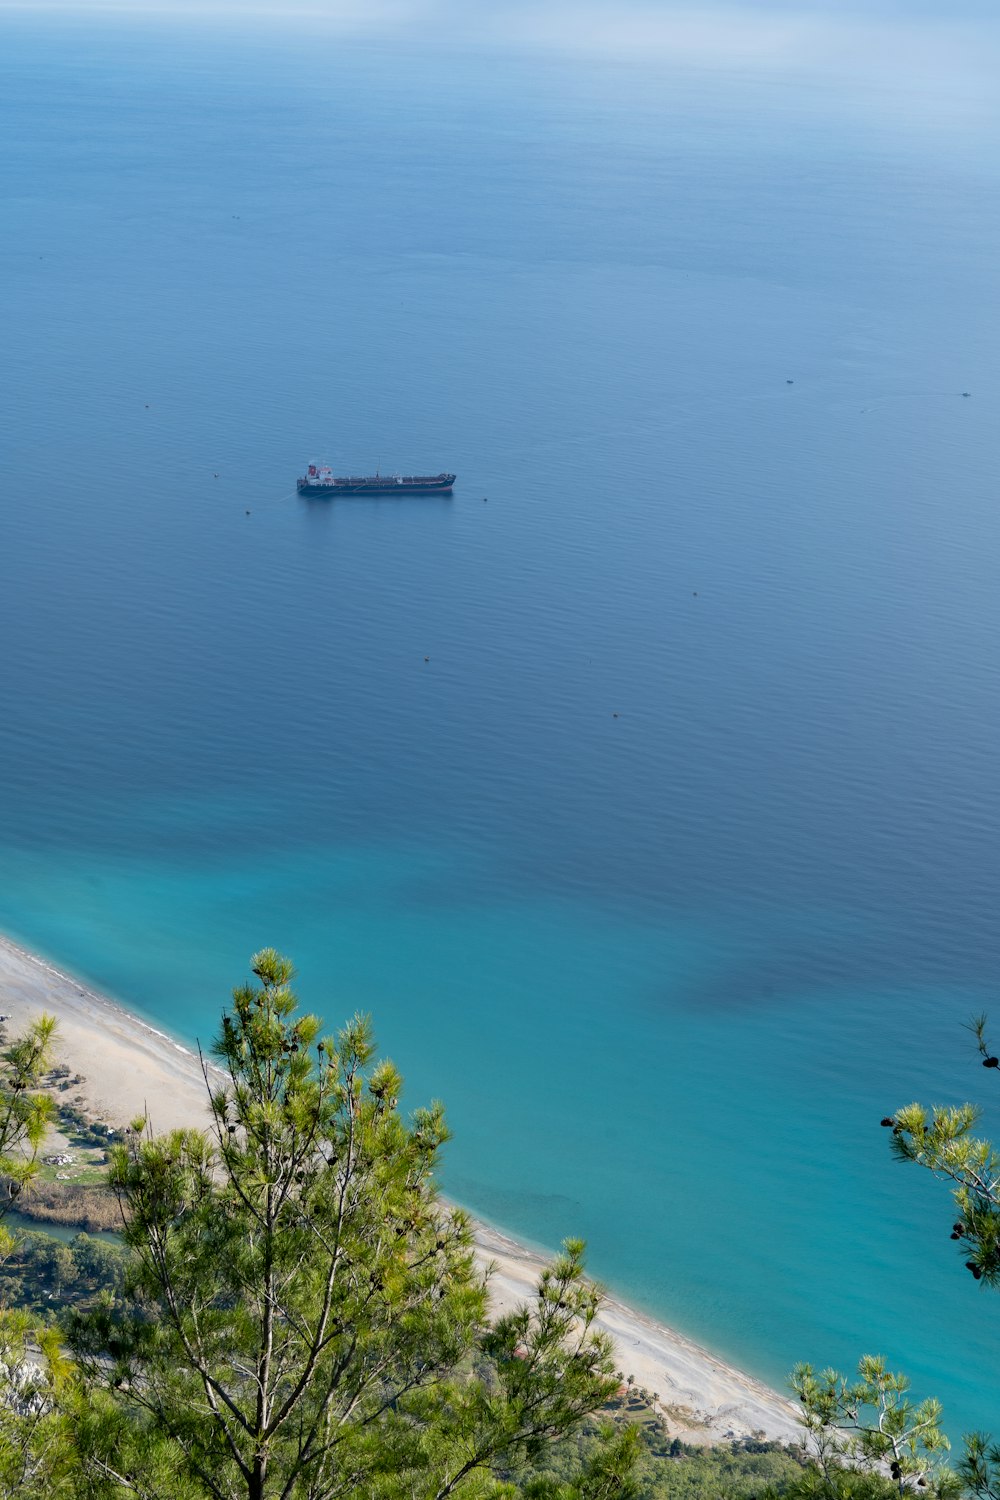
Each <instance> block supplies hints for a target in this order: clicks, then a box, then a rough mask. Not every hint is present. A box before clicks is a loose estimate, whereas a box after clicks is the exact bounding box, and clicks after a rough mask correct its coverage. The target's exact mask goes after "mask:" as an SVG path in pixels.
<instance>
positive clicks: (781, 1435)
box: [0, 937, 801, 1442]
mask: <svg viewBox="0 0 1000 1500" xmlns="http://www.w3.org/2000/svg"><path fill="white" fill-rule="evenodd" d="M43 1010H44V1011H47V1012H48V1013H49V1014H50V1015H54V1016H55V1017H56V1018H57V1020H58V1022H59V1045H58V1051H59V1054H60V1056H61V1058H62V1059H63V1060H64V1061H65V1062H66V1063H67V1064H69V1065H70V1066H71V1067H72V1069H73V1070H74V1072H75V1073H79V1074H80V1075H81V1076H82V1082H81V1083H80V1084H79V1085H78V1086H76V1087H75V1088H74V1090H73V1094H74V1096H75V1095H77V1094H79V1095H81V1096H82V1097H83V1099H84V1100H85V1101H86V1106H87V1109H88V1111H89V1112H90V1113H92V1114H93V1115H94V1116H96V1117H97V1118H99V1119H101V1120H104V1121H106V1122H107V1123H108V1124H110V1125H114V1126H120V1125H123V1124H125V1123H127V1122H128V1121H129V1120H130V1119H132V1118H134V1117H135V1116H136V1115H140V1114H142V1113H144V1112H147V1113H148V1115H149V1118H150V1120H151V1122H152V1125H153V1128H154V1129H155V1130H169V1129H173V1128H175V1127H178V1126H183V1125H199V1124H201V1123H202V1122H203V1120H204V1119H205V1081H204V1078H203V1076H202V1071H201V1063H200V1060H199V1058H198V1056H197V1055H196V1053H194V1052H193V1051H192V1050H191V1049H190V1048H188V1047H185V1046H183V1045H182V1044H181V1043H179V1042H178V1041H176V1040H175V1039H174V1038H173V1037H171V1036H169V1035H167V1034H166V1033H165V1032H163V1031H160V1030H158V1029H156V1028H155V1027H153V1026H151V1025H150V1024H149V1023H147V1022H145V1021H143V1020H141V1019H140V1018H138V1017H136V1016H133V1015H130V1014H129V1013H128V1011H127V1010H125V1009H124V1008H123V1007H122V1006H121V1005H119V1004H117V1003H116V1002H115V1001H112V1000H109V999H108V998H106V997H105V996H103V995H99V994H97V993H95V992H94V991H92V990H90V989H88V988H87V987H86V986H85V985H83V984H82V983H80V981H78V980H77V979H74V978H73V977H72V976H71V975H68V974H66V973H63V972H61V971H60V970H59V969H57V968H55V967H54V966H53V965H52V964H50V963H48V962H47V961H46V960H44V959H42V958H39V957H37V956H36V955H34V954H32V953H29V952H28V951H26V950H25V949H23V948H21V947H19V946H18V945H17V944H15V943H13V942H11V941H9V940H8V939H6V938H2V937H0V1013H2V1014H3V1015H4V1016H6V1017H7V1025H8V1029H9V1031H10V1032H11V1033H14V1032H17V1031H18V1030H20V1029H21V1028H22V1027H23V1026H24V1024H25V1023H26V1022H27V1021H28V1020H30V1019H31V1017H33V1016H36V1015H38V1014H39V1013H40V1012H41V1011H43ZM476 1239H477V1243H478V1246H479V1250H480V1254H481V1257H482V1260H483V1263H484V1264H489V1265H491V1267H492V1272H491V1279H490V1287H491V1291H492V1296H493V1302H494V1305H495V1307H496V1308H497V1309H498V1310H502V1309H506V1308H509V1307H511V1306H514V1305H515V1304H517V1303H520V1302H523V1301H525V1300H526V1299H528V1298H530V1297H531V1296H532V1295H533V1292H534V1285H535V1280H536V1278H537V1275H538V1271H539V1269H540V1267H541V1265H542V1264H543V1261H542V1259H541V1257H539V1256H538V1255H536V1254H535V1253H534V1252H532V1251H530V1250H528V1249H526V1248H525V1247H524V1246H522V1245H520V1244H518V1243H517V1242H516V1241H515V1240H513V1239H510V1238H509V1237H508V1236H506V1235H505V1234H502V1233H501V1232H500V1231H498V1230H496V1229H494V1228H491V1227H489V1226H487V1225H484V1224H479V1225H477V1228H476ZM599 1322H600V1326H601V1327H602V1328H603V1329H605V1330H606V1331H607V1332H608V1333H609V1334H610V1335H611V1337H612V1339H613V1340H614V1343H615V1348H616V1350H617V1353H618V1358H619V1361H620V1368H621V1370H622V1371H623V1373H624V1374H626V1375H632V1376H634V1377H635V1380H636V1383H637V1384H638V1385H639V1386H642V1387H645V1388H646V1390H648V1391H650V1392H656V1394H657V1396H658V1399H659V1403H660V1405H661V1406H662V1408H663V1409H664V1410H665V1413H666V1415H667V1419H668V1421H669V1422H670V1425H671V1428H672V1430H675V1431H676V1432H677V1433H678V1435H680V1436H681V1437H682V1438H683V1439H684V1440H685V1441H687V1442H711V1441H715V1440H716V1439H722V1438H732V1437H736V1438H738V1437H746V1436H749V1435H751V1434H754V1433H763V1434H765V1435H766V1436H767V1437H769V1438H777V1439H783V1440H789V1441H794V1440H797V1439H798V1438H799V1437H800V1436H801V1428H800V1427H799V1425H798V1421H797V1410H796V1408H795V1406H793V1405H792V1403H791V1402H789V1401H787V1400H786V1399H785V1398H784V1397H783V1396H781V1395H779V1394H778V1392H776V1391H774V1390H771V1389H770V1388H769V1387H768V1386H766V1385H765V1384H763V1383H762V1382H761V1381H758V1380H755V1379H754V1378H753V1377H752V1376H750V1375H746V1374H744V1373H743V1372H742V1371H740V1370H737V1369H735V1368H733V1367H732V1366H730V1365H727V1364H726V1363H725V1362H724V1361H722V1360H720V1359H717V1358H716V1357H715V1356H714V1355H712V1354H710V1353H709V1352H708V1351H707V1350H705V1349H702V1348H700V1347H699V1346H698V1345H697V1344H695V1343H693V1342H692V1341H691V1340H689V1339H687V1338H685V1337H683V1336H682V1335H681V1334H678V1333H676V1332H674V1331H673V1330H672V1329H670V1328H667V1327H666V1326H664V1325H663V1324H660V1323H657V1322H655V1321H654V1320H653V1319H651V1318H648V1317H646V1316H644V1315H643V1314H642V1313H639V1312H636V1311H635V1310H634V1309H632V1308H629V1307H627V1306H625V1305H624V1304H623V1303H620V1302H617V1301H615V1300H614V1299H613V1298H610V1297H609V1298H608V1299H607V1300H606V1302H605V1304H604V1307H603V1309H602V1313H601V1317H600V1319H599Z"/></svg>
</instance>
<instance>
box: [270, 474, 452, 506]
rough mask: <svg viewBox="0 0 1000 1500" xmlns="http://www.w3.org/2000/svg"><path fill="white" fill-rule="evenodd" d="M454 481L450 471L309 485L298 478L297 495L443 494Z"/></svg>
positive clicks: (328, 496) (307, 481)
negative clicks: (411, 476) (431, 475)
mask: <svg viewBox="0 0 1000 1500" xmlns="http://www.w3.org/2000/svg"><path fill="white" fill-rule="evenodd" d="M454 483H455V475H454V474H435V475H434V476H433V477H428V478H424V477H423V476H422V475H420V476H414V477H413V478H408V477H404V478H401V479H393V478H392V477H389V478H387V479H383V478H381V477H380V476H379V475H375V476H373V477H368V478H362V479H334V480H333V481H331V482H328V483H326V484H313V483H312V481H311V480H309V479H299V480H298V481H297V482H296V484H297V489H298V492H299V494H300V495H315V496H321V497H322V498H323V499H326V500H332V499H335V498H336V496H337V495H446V494H450V493H451V488H452V485H453V484H454Z"/></svg>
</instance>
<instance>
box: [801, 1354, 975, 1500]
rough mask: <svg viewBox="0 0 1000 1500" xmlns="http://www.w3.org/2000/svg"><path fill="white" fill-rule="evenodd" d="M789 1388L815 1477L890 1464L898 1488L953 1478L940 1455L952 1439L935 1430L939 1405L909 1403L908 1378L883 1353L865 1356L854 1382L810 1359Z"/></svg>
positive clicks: (938, 1426) (930, 1400)
mask: <svg viewBox="0 0 1000 1500" xmlns="http://www.w3.org/2000/svg"><path fill="white" fill-rule="evenodd" d="M791 1386H792V1389H793V1391H794V1392H795V1394H796V1395H797V1396H798V1398H799V1402H800V1403H801V1407H802V1422H803V1425H804V1427H805V1429H806V1432H807V1433H808V1434H809V1436H810V1438H811V1439H812V1442H813V1445H814V1448H815V1452H816V1455H817V1460H818V1468H819V1471H820V1473H821V1475H824V1476H827V1477H829V1475H830V1474H831V1473H833V1472H835V1471H838V1470H840V1469H842V1468H844V1467H847V1468H851V1469H859V1470H864V1471H867V1472H869V1473H881V1472H882V1471H883V1470H885V1469H888V1471H889V1475H890V1477H891V1478H892V1479H893V1480H894V1481H895V1482H896V1484H897V1485H898V1488H899V1493H900V1494H902V1493H903V1490H904V1488H906V1487H910V1488H914V1487H916V1488H930V1487H932V1486H933V1488H934V1491H935V1492H937V1491H938V1490H940V1487H941V1485H944V1486H945V1490H946V1491H947V1489H948V1486H949V1483H950V1481H951V1478H952V1477H953V1476H950V1471H946V1470H945V1469H944V1468H943V1467H942V1466H941V1464H940V1457H941V1455H943V1454H944V1453H946V1452H947V1451H948V1449H949V1448H950V1446H951V1444H950V1443H949V1442H948V1439H947V1437H946V1436H945V1434H944V1432H943V1431H942V1430H941V1403H940V1402H939V1401H935V1400H934V1399H933V1398H930V1397H928V1398H927V1399H926V1400H924V1401H921V1402H920V1403H919V1404H918V1405H914V1404H913V1402H912V1401H911V1400H910V1398H909V1396H908V1395H907V1392H908V1391H909V1388H910V1382H909V1381H908V1380H907V1378H906V1376H905V1375H894V1374H892V1372H891V1371H889V1370H887V1369H886V1365H885V1360H884V1359H881V1358H880V1357H878V1356H876V1355H873V1354H866V1355H865V1356H864V1357H863V1358H862V1360H861V1362H860V1363H859V1365H858V1379H857V1380H854V1381H849V1380H846V1379H845V1378H844V1376H842V1375H839V1374H838V1373H837V1371H836V1370H823V1371H821V1372H820V1373H819V1374H817V1373H816V1372H815V1371H814V1370H813V1368H812V1366H811V1365H805V1364H803V1365H798V1366H796V1368H795V1370H794V1371H793V1373H792V1378H791ZM838 1477H839V1476H838ZM838 1493H839V1491H838Z"/></svg>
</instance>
